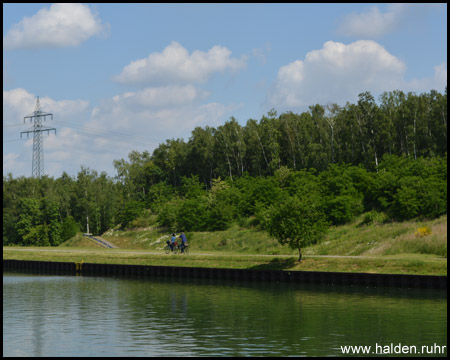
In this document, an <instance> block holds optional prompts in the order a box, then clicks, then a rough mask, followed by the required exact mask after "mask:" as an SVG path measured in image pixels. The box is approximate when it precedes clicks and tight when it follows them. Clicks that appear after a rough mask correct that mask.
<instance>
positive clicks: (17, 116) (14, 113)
mask: <svg viewBox="0 0 450 360" xmlns="http://www.w3.org/2000/svg"><path fill="white" fill-rule="evenodd" d="M39 103H40V104H41V109H42V111H44V112H49V113H53V114H55V116H56V114H57V116H58V117H60V118H66V117H68V116H71V115H77V114H79V113H80V112H82V111H85V110H86V109H87V108H88V106H89V102H88V101H85V100H59V101H57V100H53V99H51V98H49V97H40V98H39ZM35 106H36V95H34V94H31V93H29V92H28V91H27V90H25V89H22V88H16V89H12V90H3V121H4V122H7V123H17V122H18V121H21V120H23V117H24V116H27V115H29V114H31V113H32V112H33V111H34V109H35Z"/></svg>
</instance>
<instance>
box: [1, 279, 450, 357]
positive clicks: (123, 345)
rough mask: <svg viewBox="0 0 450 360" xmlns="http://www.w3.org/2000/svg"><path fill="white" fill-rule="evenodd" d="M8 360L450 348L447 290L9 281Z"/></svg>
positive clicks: (6, 311) (5, 307)
mask: <svg viewBox="0 0 450 360" xmlns="http://www.w3.org/2000/svg"><path fill="white" fill-rule="evenodd" d="M3 329H4V331H3V346H4V350H3V355H4V356H17V355H25V356H206V355H207V356H289V355H307V356H326V355H337V356H340V355H342V353H341V351H340V346H341V345H371V346H374V345H375V343H378V344H383V345H384V344H390V343H395V344H396V343H402V344H407V345H418V346H419V345H429V344H434V343H437V344H439V345H446V344H447V340H446V339H447V297H446V292H445V291H440V290H410V289H392V288H361V287H344V286H329V285H311V284H304V285H298V284H297V285H295V284H286V283H264V282H234V281H226V280H223V281H218V280H208V279H198V280H194V279H189V280H187V279H184V280H175V279H170V278H159V279H139V278H123V277H122V278H117V277H85V276H78V277H75V276H48V275H32V274H12V273H4V276H3Z"/></svg>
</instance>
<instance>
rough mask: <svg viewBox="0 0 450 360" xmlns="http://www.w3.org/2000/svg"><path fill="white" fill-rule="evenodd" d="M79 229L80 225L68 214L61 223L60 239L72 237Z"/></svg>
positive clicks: (64, 239) (65, 239)
mask: <svg viewBox="0 0 450 360" xmlns="http://www.w3.org/2000/svg"><path fill="white" fill-rule="evenodd" d="M79 231H80V225H79V224H78V223H77V222H76V221H75V219H74V218H73V217H72V216H70V215H69V216H68V217H66V218H65V219H64V221H63V223H62V225H61V241H63V242H64V241H67V240H69V239H70V238H72V237H74V236H75V235H76V234H77V233H78V232H79Z"/></svg>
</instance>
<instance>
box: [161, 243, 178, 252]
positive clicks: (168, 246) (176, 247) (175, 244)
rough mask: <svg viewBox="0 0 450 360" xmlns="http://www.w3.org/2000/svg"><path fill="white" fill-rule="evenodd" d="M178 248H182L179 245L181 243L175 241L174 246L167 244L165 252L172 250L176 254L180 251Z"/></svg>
mask: <svg viewBox="0 0 450 360" xmlns="http://www.w3.org/2000/svg"><path fill="white" fill-rule="evenodd" d="M178 250H180V247H179V245H178V244H177V243H174V244H173V246H170V244H167V245H166V246H165V247H164V252H165V253H166V254H168V253H170V252H171V251H172V252H173V253H174V254H177V253H178Z"/></svg>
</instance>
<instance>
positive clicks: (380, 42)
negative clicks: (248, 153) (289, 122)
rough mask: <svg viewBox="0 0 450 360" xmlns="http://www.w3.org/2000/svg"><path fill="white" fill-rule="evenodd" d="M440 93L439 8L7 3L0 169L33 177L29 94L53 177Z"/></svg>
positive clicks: (442, 30)
mask: <svg viewBox="0 0 450 360" xmlns="http://www.w3.org/2000/svg"><path fill="white" fill-rule="evenodd" d="M446 85H447V5H446V4H378V3H377V4H292V3H291V4H267V3H264V4H117V3H114V4H104V3H101V4H17V3H16V4H14V3H11V4H3V174H4V175H6V174H8V173H12V174H13V176H14V177H18V176H31V159H32V148H33V144H32V139H31V138H30V139H28V140H27V139H22V140H20V132H21V131H24V130H27V129H29V128H30V124H23V117H24V116H26V115H28V114H30V113H32V112H33V111H34V106H35V102H36V97H37V96H39V97H40V103H41V107H42V110H43V111H46V112H51V113H53V121H48V122H47V123H46V125H47V126H50V127H55V128H56V129H57V132H56V135H54V134H50V135H49V136H46V135H45V136H44V164H45V165H44V172H45V174H48V175H50V176H53V177H55V178H57V177H59V176H61V174H62V172H63V171H65V172H67V173H68V174H69V175H72V176H76V174H77V173H78V171H79V170H80V169H81V166H85V167H89V168H90V169H92V170H96V171H98V172H99V173H100V172H101V171H106V172H107V173H108V175H110V176H115V175H116V172H115V169H114V166H113V161H114V160H119V159H122V158H124V159H127V156H128V153H129V152H130V151H132V150H138V151H144V150H147V151H149V152H150V153H151V152H152V151H153V150H154V149H155V148H156V147H157V146H158V144H159V143H161V142H165V140H166V139H171V138H183V139H184V140H185V141H187V140H188V139H189V137H190V135H191V131H192V130H193V129H194V128H195V127H196V126H201V127H205V126H207V125H208V126H214V127H216V126H219V125H221V124H223V123H224V122H226V121H227V120H229V119H230V117H232V116H233V117H235V118H236V119H237V120H238V121H239V123H240V124H242V125H245V124H246V122H247V120H248V119H250V118H253V119H256V120H259V119H261V117H262V116H263V115H264V114H267V112H268V111H269V110H270V109H272V108H273V109H275V110H276V111H277V112H278V113H279V114H280V113H283V112H285V111H293V112H297V113H301V112H303V111H307V110H308V107H309V105H313V104H317V103H319V104H322V105H327V104H329V103H337V104H339V105H341V106H343V105H345V103H346V102H347V101H349V102H356V101H357V97H358V94H359V93H360V92H362V91H371V92H372V94H373V95H374V96H375V97H376V98H377V96H378V95H379V94H381V93H382V92H384V91H392V90H395V89H400V90H403V91H405V92H407V91H412V92H415V93H417V94H419V93H422V92H429V91H430V90H431V89H435V90H438V91H440V92H443V91H444V89H445V86H446Z"/></svg>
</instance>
